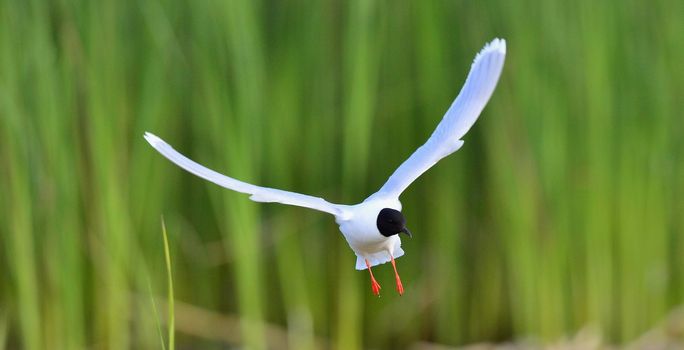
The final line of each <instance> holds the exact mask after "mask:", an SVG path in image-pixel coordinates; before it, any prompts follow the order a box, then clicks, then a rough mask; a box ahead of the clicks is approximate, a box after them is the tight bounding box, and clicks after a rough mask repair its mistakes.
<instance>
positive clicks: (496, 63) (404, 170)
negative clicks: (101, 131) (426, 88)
mask: <svg viewBox="0 0 684 350" xmlns="http://www.w3.org/2000/svg"><path fill="white" fill-rule="evenodd" d="M505 57H506V41H505V40H503V39H498V38H497V39H494V40H492V41H491V42H489V43H487V44H486V45H485V46H484V48H483V49H482V50H481V51H480V52H479V53H478V54H477V56H475V59H474V60H473V63H472V65H471V67H470V73H468V77H467V78H466V81H465V84H464V85H463V88H462V89H461V92H460V93H459V94H458V96H457V97H456V99H455V100H454V101H453V103H452V104H451V106H450V107H449V109H448V110H447V111H446V114H445V115H444V117H443V118H442V121H441V122H440V123H439V124H438V125H437V128H436V129H435V131H434V132H433V133H432V135H431V136H430V138H429V139H428V140H427V141H426V142H425V143H424V144H423V145H422V146H420V147H418V149H417V150H416V151H415V152H413V154H411V156H410V157H409V158H408V159H407V160H406V161H404V162H403V163H402V164H401V165H400V166H399V168H397V170H395V171H394V173H393V174H392V175H391V176H390V177H389V179H388V180H387V182H386V183H385V184H384V185H383V186H382V187H381V188H380V190H378V191H377V192H376V193H374V194H372V195H371V196H370V197H368V198H366V199H365V200H364V201H363V202H361V203H359V204H356V205H343V204H334V203H330V202H328V201H326V200H325V199H323V198H318V197H313V196H309V195H305V194H300V193H295V192H289V191H283V190H279V189H275V188H268V187H261V186H256V185H252V184H249V183H246V182H242V181H239V180H236V179H234V178H232V177H228V176H225V175H222V174H220V173H217V172H216V171H213V170H211V169H209V168H206V167H204V166H202V165H200V164H198V163H196V162H194V161H192V160H190V159H189V158H187V157H185V156H184V155H182V154H180V153H178V152H177V151H176V150H174V149H173V148H172V147H171V146H170V145H169V144H168V143H166V142H164V141H163V140H162V139H161V138H159V137H157V136H156V135H153V134H151V133H149V132H146V133H145V139H146V140H147V142H149V143H150V145H152V147H154V148H155V149H156V150H157V151H158V152H159V153H161V154H162V155H163V156H164V157H166V158H168V159H169V160H170V161H172V162H173V163H175V164H176V165H178V166H180V167H181V168H183V169H185V170H187V171H188V172H190V173H192V174H195V175H197V176H199V177H201V178H203V179H205V180H208V181H211V182H213V183H215V184H217V185H219V186H222V187H225V188H228V189H231V190H233V191H237V192H241V193H246V194H249V195H250V197H249V199H251V200H253V201H255V202H264V203H283V204H289V205H294V206H298V207H305V208H311V209H315V210H319V211H322V212H326V213H329V214H332V215H334V216H335V222H336V223H337V224H338V225H339V227H340V231H341V232H342V235H343V236H344V238H345V239H346V241H347V243H348V244H349V247H351V249H352V250H353V251H354V253H355V254H356V269H357V270H365V269H368V272H369V273H370V281H371V289H372V291H373V294H375V295H376V296H379V295H380V284H379V283H378V282H377V281H376V279H375V277H374V276H373V271H372V270H371V267H372V266H376V265H379V264H384V263H387V262H391V263H392V268H393V269H394V276H395V282H396V287H397V292H398V293H399V295H403V294H404V287H403V285H402V283H401V279H400V278H399V273H398V272H397V265H396V263H395V259H397V258H399V257H401V256H402V255H404V251H403V250H402V249H401V239H400V238H399V234H400V233H404V234H406V235H407V236H409V237H412V234H411V231H409V229H408V228H406V219H405V218H404V215H403V214H402V213H401V209H402V207H401V202H400V201H399V196H400V195H401V193H402V192H404V190H405V189H406V188H407V187H408V186H409V185H410V184H411V183H412V182H413V181H414V180H416V179H417V178H418V177H419V176H420V175H421V174H423V173H424V172H425V171H427V170H428V169H430V167H432V166H433V165H435V164H436V163H437V162H438V161H439V160H441V159H442V158H444V157H446V156H448V155H449V154H451V153H454V152H456V151H457V150H458V149H460V148H461V146H463V140H462V139H461V138H462V137H463V136H464V135H465V134H466V133H467V132H468V130H470V127H471V126H472V125H473V124H474V123H475V120H477V118H478V116H479V115H480V113H481V112H482V109H483V108H484V107H485V105H486V104H487V101H489V98H490V97H491V95H492V93H493V92H494V88H495V87H496V84H497V82H498V80H499V76H500V75H501V70H502V69H503V64H504V59H505Z"/></svg>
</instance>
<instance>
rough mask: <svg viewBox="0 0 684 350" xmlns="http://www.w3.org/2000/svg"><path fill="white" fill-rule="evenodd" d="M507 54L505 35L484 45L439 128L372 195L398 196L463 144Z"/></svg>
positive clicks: (492, 90) (488, 95) (494, 84)
mask: <svg viewBox="0 0 684 350" xmlns="http://www.w3.org/2000/svg"><path fill="white" fill-rule="evenodd" d="M505 57H506V42H505V41H504V40H503V39H494V40H492V41H491V42H490V43H488V44H487V45H485V47H484V48H483V49H482V51H480V53H478V54H477V56H476V57H475V60H474V61H473V64H472V66H471V68H470V73H468V78H466V82H465V84H464V85H463V88H462V89H461V92H460V93H459V94H458V97H456V99H455V100H454V102H453V103H452V104H451V107H449V109H448V110H447V112H446V114H445V115H444V118H443V119H442V121H441V122H440V123H439V125H437V129H435V131H434V132H433V133H432V135H431V136H430V138H429V139H428V140H427V142H425V144H423V145H422V146H420V147H419V148H418V149H417V150H416V151H415V152H414V153H413V154H412V155H411V157H409V159H407V160H406V161H404V163H402V164H401V165H400V166H399V168H397V170H396V171H394V173H393V174H392V176H390V178H389V179H388V180H387V182H386V183H385V184H384V185H383V186H382V188H381V189H380V190H379V191H378V192H376V193H375V194H373V195H372V196H371V197H369V199H370V198H376V197H384V198H398V197H399V195H400V194H401V193H402V192H403V191H404V190H405V189H406V188H407V187H408V186H409V185H410V184H411V183H412V182H413V181H414V180H415V179H417V178H418V176H420V175H421V174H423V173H424V172H425V171H427V170H428V169H430V167H432V166H433V165H435V163H437V162H438V161H439V160H440V159H442V158H444V157H446V156H448V155H449V154H451V153H453V152H456V151H457V150H458V149H459V148H460V147H461V146H462V145H463V141H462V140H461V138H462V137H463V135H465V134H466V132H468V130H469V129H470V127H471V126H473V124H474V123H475V120H477V117H478V116H479V115H480V112H482V109H483V108H484V106H485V104H487V101H489V98H490V97H491V96H492V93H493V92H494V88H495V87H496V83H497V81H498V80H499V76H500V75H501V70H502V68H503V64H504V59H505Z"/></svg>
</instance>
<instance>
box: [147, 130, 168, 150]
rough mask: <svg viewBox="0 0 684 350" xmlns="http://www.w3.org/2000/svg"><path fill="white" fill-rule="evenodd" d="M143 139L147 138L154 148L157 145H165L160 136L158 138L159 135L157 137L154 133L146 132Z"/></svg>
mask: <svg viewBox="0 0 684 350" xmlns="http://www.w3.org/2000/svg"><path fill="white" fill-rule="evenodd" d="M143 137H144V138H145V140H146V141H147V142H148V143H149V144H150V145H152V146H154V147H156V146H157V145H161V144H163V143H164V141H162V139H160V138H159V136H157V135H155V134H153V133H151V132H148V131H145V134H144V135H143Z"/></svg>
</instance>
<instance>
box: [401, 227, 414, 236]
mask: <svg viewBox="0 0 684 350" xmlns="http://www.w3.org/2000/svg"><path fill="white" fill-rule="evenodd" d="M401 232H403V233H405V234H406V235H407V236H409V238H413V235H412V234H411V231H409V229H407V228H406V227H404V228H402V229H401Z"/></svg>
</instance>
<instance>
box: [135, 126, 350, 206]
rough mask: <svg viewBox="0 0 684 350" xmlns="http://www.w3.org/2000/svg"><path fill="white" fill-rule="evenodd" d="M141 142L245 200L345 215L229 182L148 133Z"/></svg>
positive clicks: (296, 196)
mask: <svg viewBox="0 0 684 350" xmlns="http://www.w3.org/2000/svg"><path fill="white" fill-rule="evenodd" d="M145 140H147V142H149V143H150V145H152V147H154V149H156V150H157V151H159V153H161V154H162V155H163V156H164V157H166V158H168V159H169V160H170V161H172V162H174V163H175V164H176V165H178V166H179V167H181V168H183V169H185V170H187V171H189V172H191V173H193V174H195V175H197V176H199V177H201V178H203V179H205V180H208V181H211V182H213V183H215V184H217V185H219V186H223V187H225V188H228V189H231V190H233V191H237V192H241V193H247V194H250V195H251V196H250V197H249V199H251V200H253V201H255V202H276V203H283V204H289V205H295V206H298V207H305V208H311V209H315V210H320V211H324V212H326V213H330V214H333V215H335V216H336V217H345V216H347V214H348V213H347V210H346V209H344V206H342V205H339V204H333V203H330V202H328V201H326V200H325V199H323V198H318V197H313V196H307V195H305V194H300V193H295V192H288V191H283V190H278V189H275V188H268V187H260V186H255V185H252V184H248V183H246V182H242V181H239V180H236V179H233V178H231V177H228V176H225V175H223V174H219V173H217V172H216V171H213V170H211V169H209V168H206V167H204V166H202V165H200V164H198V163H196V162H194V161H192V160H190V159H189V158H188V157H186V156H184V155H182V154H180V153H178V151H176V150H175V149H173V147H171V146H170V145H169V144H168V143H166V142H164V140H162V139H160V138H159V137H157V136H156V135H154V134H151V133H149V132H146V133H145Z"/></svg>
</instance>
